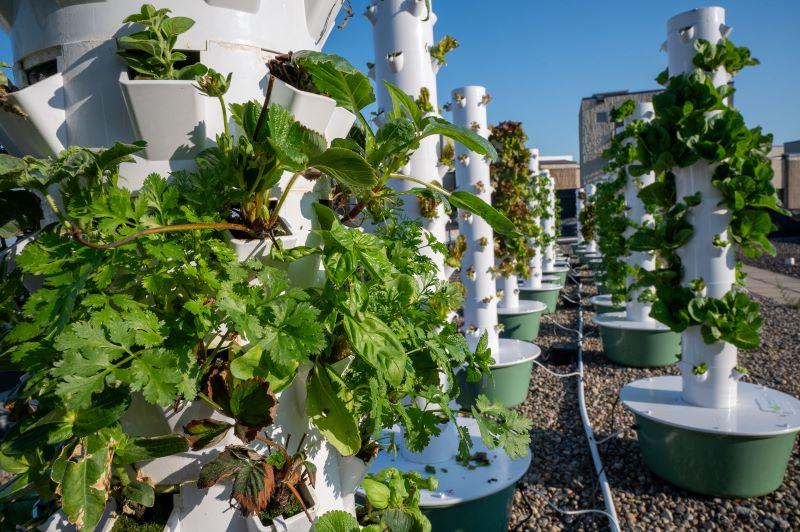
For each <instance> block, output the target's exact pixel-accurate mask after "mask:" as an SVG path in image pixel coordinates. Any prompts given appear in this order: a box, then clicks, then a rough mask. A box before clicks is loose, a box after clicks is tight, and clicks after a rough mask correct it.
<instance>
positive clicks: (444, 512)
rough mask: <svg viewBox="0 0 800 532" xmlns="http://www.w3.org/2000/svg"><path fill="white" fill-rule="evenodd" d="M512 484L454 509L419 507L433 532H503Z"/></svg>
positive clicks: (505, 525) (509, 515)
mask: <svg viewBox="0 0 800 532" xmlns="http://www.w3.org/2000/svg"><path fill="white" fill-rule="evenodd" d="M515 488H516V485H515V484H511V485H510V486H508V487H507V488H505V489H503V490H501V491H498V492H497V493H495V494H493V495H489V496H488V497H483V498H482V499H477V500H472V501H469V502H464V503H461V504H456V505H453V506H444V507H439V508H421V510H422V513H424V514H425V516H426V517H427V518H428V519H430V521H431V525H432V530H433V532H506V531H507V530H508V521H509V519H510V518H511V506H512V503H513V502H514V490H515Z"/></svg>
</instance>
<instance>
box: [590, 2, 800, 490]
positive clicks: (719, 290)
mask: <svg viewBox="0 0 800 532" xmlns="http://www.w3.org/2000/svg"><path fill="white" fill-rule="evenodd" d="M730 31H731V28H730V27H729V26H728V25H726V24H725V11H724V9H722V8H719V7H711V8H703V9H696V10H692V11H689V12H686V13H681V14H679V15H677V16H675V17H673V18H671V19H670V20H669V21H668V23H667V41H666V43H665V48H666V51H667V54H668V68H667V69H666V70H665V71H664V72H663V73H662V74H661V75H659V77H658V79H657V80H658V82H659V83H660V84H662V85H664V87H665V88H664V90H663V92H662V93H660V94H657V95H655V96H654V97H653V102H652V103H635V102H634V101H633V100H629V101H627V102H626V103H625V104H623V105H622V106H621V107H619V108H618V109H615V110H614V111H613V113H612V119H613V120H614V121H615V122H617V123H619V124H620V127H619V129H618V131H617V133H616V135H615V137H614V139H613V140H612V146H611V148H610V149H609V150H608V151H607V152H606V154H605V155H606V156H607V157H608V158H609V161H610V163H609V165H608V167H607V168H606V170H607V172H608V174H607V175H606V176H605V178H604V179H603V180H601V181H600V182H598V183H594V184H589V185H587V186H586V187H585V193H584V194H583V195H582V197H581V198H580V199H579V200H578V201H579V203H578V207H579V209H580V211H581V214H580V216H579V219H580V229H581V233H582V234H581V238H582V240H585V241H584V242H581V243H580V244H579V245H578V246H576V247H575V249H576V251H577V252H578V254H579V256H580V257H581V260H582V262H584V263H586V264H589V265H590V266H591V268H592V269H593V270H594V271H595V273H596V275H597V278H598V279H599V280H598V282H597V283H596V285H597V286H598V288H599V289H600V294H601V295H598V296H595V297H593V298H592V303H593V306H594V308H595V310H596V311H597V312H598V315H597V316H596V317H595V318H594V321H595V323H596V324H597V326H598V327H599V329H600V332H601V336H602V340H603V349H604V353H605V355H606V356H607V357H608V358H609V359H611V360H612V361H613V362H615V363H617V364H620V365H623V366H633V367H663V366H670V365H673V364H676V365H677V366H678V368H679V370H680V376H661V377H654V378H647V379H642V380H638V381H635V382H632V383H630V384H629V385H627V386H626V387H625V388H623V390H622V392H621V399H622V402H623V403H624V404H625V406H627V407H628V408H629V409H630V410H632V411H633V413H634V414H635V416H636V420H637V430H638V432H639V442H640V446H641V449H642V453H643V456H644V460H645V463H647V465H648V466H649V467H650V468H651V469H652V470H653V471H655V472H656V473H657V474H658V475H660V476H662V477H663V478H665V479H667V480H669V481H670V482H672V483H674V484H676V485H678V486H680V487H683V488H685V489H688V490H691V491H693V492H699V493H703V494H707V495H713V496H726V497H749V496H758V495H763V494H766V493H769V492H771V491H774V490H775V489H777V488H778V487H779V486H780V485H781V483H782V481H783V476H784V474H785V471H786V467H787V463H788V459H789V456H790V453H791V451H790V449H791V447H792V444H793V442H794V440H795V438H796V434H797V432H798V430H800V425H799V424H798V421H800V420H799V419H798V417H797V415H796V412H797V406H798V405H800V403H798V401H797V399H795V398H793V397H791V396H788V395H786V394H783V393H781V392H778V391H775V390H770V389H768V388H766V387H765V386H761V385H758V384H757V383H750V382H746V381H744V380H742V379H743V378H744V377H746V376H747V375H748V373H749V372H748V370H747V369H746V368H744V367H743V366H742V365H741V364H740V363H739V362H738V361H737V351H738V350H739V349H753V348H756V347H758V346H759V344H760V330H761V325H762V322H763V317H762V316H761V312H760V306H759V304H758V303H757V302H756V301H754V300H753V299H752V298H751V296H750V295H748V294H747V292H746V289H745V281H744V276H743V275H741V263H739V262H737V261H736V260H735V256H734V248H735V247H736V248H738V249H739V250H740V251H741V252H742V253H743V254H745V255H746V256H748V257H756V256H758V255H760V254H762V253H772V254H774V249H773V247H772V245H771V244H770V242H769V240H768V239H767V236H768V234H769V233H770V232H771V231H772V230H773V229H774V225H773V223H772V221H771V219H770V214H769V211H770V210H771V211H775V212H779V213H780V212H784V211H783V209H782V207H781V206H780V203H779V201H778V199H777V196H776V193H775V189H774V188H773V186H772V182H771V179H772V169H771V166H770V161H769V159H768V158H767V152H768V151H769V149H770V147H771V142H772V137H771V135H764V134H763V133H762V132H761V128H753V129H750V128H748V127H747V126H746V125H745V123H744V120H743V119H742V116H741V114H740V113H739V112H738V111H737V110H735V109H734V108H732V107H731V106H730V102H731V95H732V94H733V86H732V83H731V80H732V77H733V75H735V74H736V73H738V71H740V70H741V69H742V68H744V67H747V66H751V65H755V64H758V61H756V60H754V59H753V58H751V56H750V52H749V50H748V49H746V48H743V47H737V46H735V45H734V44H732V42H731V41H730V40H728V35H729V33H730ZM768 405H771V406H768Z"/></svg>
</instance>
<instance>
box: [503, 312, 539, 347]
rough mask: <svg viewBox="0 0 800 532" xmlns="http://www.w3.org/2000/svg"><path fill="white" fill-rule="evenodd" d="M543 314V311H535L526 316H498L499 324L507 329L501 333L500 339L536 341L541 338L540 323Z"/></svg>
mask: <svg viewBox="0 0 800 532" xmlns="http://www.w3.org/2000/svg"><path fill="white" fill-rule="evenodd" d="M542 313H543V312H542V311H539V312H536V311H533V312H528V313H525V314H498V315H497V322H498V323H500V324H502V325H503V326H504V327H505V328H504V329H503V330H502V331H500V338H511V339H512V340H525V341H526V342H532V341H534V340H535V339H536V338H538V337H539V322H540V320H541V319H542Z"/></svg>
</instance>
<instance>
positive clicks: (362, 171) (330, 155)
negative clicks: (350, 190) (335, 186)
mask: <svg viewBox="0 0 800 532" xmlns="http://www.w3.org/2000/svg"><path fill="white" fill-rule="evenodd" d="M308 165H309V166H311V167H314V168H316V169H317V170H319V171H320V172H322V173H324V174H327V175H328V176H329V177H331V178H332V179H335V180H336V181H339V182H340V183H343V184H345V185H348V186H351V187H373V186H375V185H376V184H377V182H378V178H377V176H376V175H375V172H374V171H373V169H372V167H371V166H370V165H369V163H367V161H366V160H365V159H364V158H363V157H361V155H359V154H357V153H355V152H353V151H350V150H348V149H345V148H328V149H327V150H325V152H324V153H323V154H321V155H320V156H318V157H314V158H313V159H311V160H310V161H309V163H308Z"/></svg>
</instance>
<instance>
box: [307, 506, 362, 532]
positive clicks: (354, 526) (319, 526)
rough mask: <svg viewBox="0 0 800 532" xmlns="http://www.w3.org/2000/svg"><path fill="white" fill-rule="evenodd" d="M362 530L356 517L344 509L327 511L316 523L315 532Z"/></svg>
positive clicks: (352, 531)
mask: <svg viewBox="0 0 800 532" xmlns="http://www.w3.org/2000/svg"><path fill="white" fill-rule="evenodd" d="M360 530H361V527H360V526H358V521H356V518H355V517H353V515H352V514H350V513H348V512H345V511H344V510H333V511H330V512H326V513H324V514H323V515H322V516H321V517H320V518H319V519H317V522H316V523H314V532H359V531H360Z"/></svg>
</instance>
